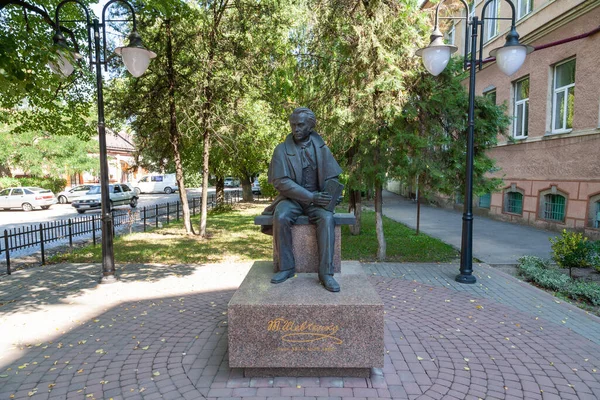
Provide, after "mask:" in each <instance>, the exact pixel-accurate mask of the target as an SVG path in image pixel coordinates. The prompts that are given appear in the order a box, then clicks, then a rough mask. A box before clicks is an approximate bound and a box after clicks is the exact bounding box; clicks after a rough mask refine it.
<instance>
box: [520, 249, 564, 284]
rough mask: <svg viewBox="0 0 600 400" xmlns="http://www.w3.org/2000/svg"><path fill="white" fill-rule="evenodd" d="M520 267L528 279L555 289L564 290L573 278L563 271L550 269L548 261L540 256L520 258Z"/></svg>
mask: <svg viewBox="0 0 600 400" xmlns="http://www.w3.org/2000/svg"><path fill="white" fill-rule="evenodd" d="M518 269H519V273H520V274H521V275H522V276H523V277H524V278H525V279H527V280H528V281H532V282H534V283H536V284H538V285H540V286H542V287H545V288H547V289H550V290H554V291H562V290H564V289H565V288H566V287H567V285H568V284H569V281H571V278H569V277H568V276H567V275H565V274H563V273H562V272H560V271H558V270H555V269H549V264H548V262H547V261H544V260H542V259H541V258H538V257H532V256H527V257H521V258H519V266H518Z"/></svg>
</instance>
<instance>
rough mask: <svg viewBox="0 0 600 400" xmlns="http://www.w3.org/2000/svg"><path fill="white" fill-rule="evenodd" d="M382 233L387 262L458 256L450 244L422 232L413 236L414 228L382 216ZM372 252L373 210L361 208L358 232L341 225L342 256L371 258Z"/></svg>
mask: <svg viewBox="0 0 600 400" xmlns="http://www.w3.org/2000/svg"><path fill="white" fill-rule="evenodd" d="M383 234H384V236H385V241H386V253H387V254H386V255H387V259H386V261H388V262H449V261H454V260H456V258H458V257H459V252H458V251H456V250H455V249H454V248H453V247H452V246H450V245H448V244H446V243H444V242H442V241H441V240H438V239H435V238H432V237H430V236H427V235H425V234H423V233H420V234H419V235H418V236H417V235H415V230H413V229H411V228H409V227H407V226H406V225H403V224H401V223H398V222H396V221H394V220H392V219H389V218H387V217H385V216H384V217H383ZM376 255H377V234H376V232H375V212H374V211H363V212H362V221H361V232H360V235H358V236H353V235H351V234H350V229H349V228H348V227H347V226H343V227H342V259H344V260H359V261H375V257H376Z"/></svg>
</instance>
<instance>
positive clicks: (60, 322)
mask: <svg viewBox="0 0 600 400" xmlns="http://www.w3.org/2000/svg"><path fill="white" fill-rule="evenodd" d="M96 267H97V268H98V269H97V271H99V266H96ZM179 267H180V268H181V270H178V266H175V267H161V266H127V267H126V268H125V269H124V270H123V273H122V279H121V282H119V283H117V284H114V285H101V286H94V287H90V286H91V285H90V283H89V279H91V278H92V276H93V272H92V270H91V269H89V266H88V267H87V268H88V269H86V267H84V266H65V265H62V266H53V267H48V268H45V269H36V270H30V271H29V272H28V273H27V274H24V273H23V274H21V273H17V274H15V275H13V276H12V277H2V278H1V280H0V303H3V305H2V306H1V307H0V324H1V325H0V330H1V331H2V332H3V338H2V339H0V399H2V400H4V399H10V398H15V399H110V398H113V399H202V398H209V399H217V398H219V399H225V398H228V399H229V398H252V399H267V398H271V399H289V400H292V399H317V398H334V399H336V398H361V399H367V398H397V399H453V398H455V399H465V398H467V399H477V398H482V399H512V398H514V399H596V398H600V374H599V373H598V370H600V345H599V344H598V343H597V342H598V337H597V336H594V335H595V333H594V331H589V332H588V334H586V333H585V332H580V333H577V332H575V330H574V329H573V330H570V329H569V328H568V327H567V325H568V324H562V323H556V322H552V321H549V320H548V319H547V318H546V317H551V316H552V315H561V313H564V314H566V315H569V316H570V320H574V319H578V318H583V317H588V318H589V320H590V321H592V322H594V323H596V324H597V323H598V322H597V319H595V317H591V316H588V315H586V314H585V313H580V312H569V310H570V306H568V305H566V304H564V303H562V302H561V303H560V304H559V303H556V302H554V299H553V298H552V297H551V296H549V295H547V294H545V293H543V292H539V291H536V292H535V293H536V296H538V297H539V298H540V299H541V300H540V301H543V304H544V308H545V309H546V308H547V309H548V310H547V311H546V314H544V315H537V313H536V310H537V307H535V306H533V307H532V309H531V310H528V309H527V307H523V309H521V308H517V307H514V306H513V305H511V304H510V301H506V302H503V301H500V300H498V298H508V297H514V296H516V295H518V293H521V292H522V291H523V292H524V293H525V294H524V295H523V296H525V297H526V296H529V295H530V293H528V292H527V290H526V288H523V287H522V286H521V285H523V284H522V283H520V282H518V281H517V280H515V279H514V278H512V277H510V276H508V275H506V276H504V274H501V273H500V274H499V275H497V274H495V271H493V270H490V274H491V275H490V278H489V282H486V284H485V285H484V287H483V288H482V287H481V286H479V287H477V286H476V285H471V288H470V289H466V288H465V286H466V285H459V286H456V287H455V286H454V285H453V284H451V283H450V282H446V279H449V278H444V276H445V275H444V274H443V273H442V272H443V271H445V270H446V268H447V269H448V273H449V274H450V271H451V270H452V269H453V266H437V267H434V266H431V265H430V266H426V265H417V264H410V265H404V264H401V265H399V264H373V265H367V266H366V268H365V269H366V270H367V271H369V272H370V274H371V277H370V278H369V279H370V281H371V283H372V284H373V285H374V286H375V288H376V290H377V291H378V293H379V294H380V296H381V298H382V300H383V302H384V304H385V312H386V314H385V320H386V330H385V346H386V354H385V366H384V368H383V369H382V370H375V371H374V374H373V375H372V376H371V378H370V379H361V378H344V377H314V378H312V377H311V378H289V377H276V378H245V377H244V376H243V373H242V371H241V370H239V369H231V368H229V366H228V362H227V359H228V355H227V315H226V310H227V302H228V301H229V299H230V298H231V296H232V295H233V293H234V290H235V286H236V285H239V282H241V279H242V278H243V276H244V275H245V271H247V270H248V268H249V265H230V266H228V265H204V266H179ZM80 268H81V269H80ZM61 269H64V270H65V271H71V275H68V276H69V278H68V279H67V280H65V281H64V282H60V283H57V284H61V285H64V287H65V288H69V291H68V293H69V295H68V296H65V297H63V298H61V297H60V295H59V293H57V292H54V295H53V296H56V297H51V296H46V295H45V291H44V290H43V289H42V288H40V285H36V284H35V282H36V281H40V280H41V281H47V280H48V276H47V275H45V274H47V273H48V272H49V271H50V270H52V271H53V272H54V274H53V276H54V277H55V278H57V277H58V276H60V274H59V273H58V272H59V271H60V270H61ZM74 271H77V273H75V272H74ZM144 271H146V272H147V273H148V274H150V273H152V274H153V275H152V279H149V280H148V279H147V278H143V276H144ZM374 273H375V274H376V275H373V274H374ZM411 274H413V275H411ZM65 275H67V274H65ZM382 275H383V276H382ZM402 275H404V276H402ZM417 275H418V278H419V279H417ZM480 275H481V274H480ZM77 276H83V277H85V278H76V277H77ZM448 276H450V275H448ZM479 279H483V278H482V276H479ZM419 280H424V282H421V281H419ZM6 282H9V284H6ZM436 282H437V283H436ZM78 285H81V286H82V289H81V290H79V291H78V290H77V286H78ZM485 288H487V289H485ZM342 290H343V288H342ZM502 290H504V291H505V292H506V294H505V293H500V292H499V291H502ZM36 293H37V294H38V297H36V298H35V299H36V300H33V301H32V300H31V299H29V301H26V300H27V299H28V298H30V297H31V294H36ZM6 299H11V300H9V301H10V302H7V301H6ZM44 299H45V300H44ZM21 301H24V303H23V310H24V314H25V317H23V315H21V313H20V310H19V304H20V302H21ZM49 301H51V303H50V304H41V303H42V302H46V303H48V302H49ZM511 301H512V300H511ZM36 302H37V304H35V303H36ZM551 308H552V309H554V311H552V310H550V309H551ZM550 319H551V318H550ZM23 325H26V326H27V327H26V328H25V330H24V328H23ZM590 335H591V336H590ZM590 339H592V340H590ZM16 341H19V342H20V343H15V342H16ZM11 396H12V397H11Z"/></svg>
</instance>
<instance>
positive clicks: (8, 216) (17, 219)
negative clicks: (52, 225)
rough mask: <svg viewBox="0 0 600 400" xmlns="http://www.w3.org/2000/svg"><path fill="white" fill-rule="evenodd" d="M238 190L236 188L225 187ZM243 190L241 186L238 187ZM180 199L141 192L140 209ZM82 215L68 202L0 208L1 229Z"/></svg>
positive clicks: (211, 190) (194, 193)
mask: <svg viewBox="0 0 600 400" xmlns="http://www.w3.org/2000/svg"><path fill="white" fill-rule="evenodd" d="M225 190H226V191H229V190H236V189H225ZM237 190H241V188H237ZM214 192H215V190H214V188H209V189H208V194H209V196H210V194H211V193H214ZM187 193H188V198H192V197H200V196H202V191H201V190H200V189H188V191H187ZM177 200H179V193H172V194H165V193H152V194H141V195H140V198H139V202H138V209H141V208H143V207H148V206H153V205H155V204H161V203H169V202H175V201H177ZM115 208H116V209H128V208H129V206H126V205H125V206H118V207H115ZM94 214H96V215H100V210H89V211H86V213H85V214H84V215H94ZM76 217H81V215H79V214H77V211H76V210H75V208H73V207H72V206H71V204H70V203H68V204H58V203H57V204H54V205H52V207H50V208H49V209H48V210H39V209H36V210H33V211H29V212H27V211H22V210H10V211H1V210H0V231H4V229H13V228H19V227H23V226H30V225H37V224H40V223H45V222H50V221H57V220H64V219H68V218H76Z"/></svg>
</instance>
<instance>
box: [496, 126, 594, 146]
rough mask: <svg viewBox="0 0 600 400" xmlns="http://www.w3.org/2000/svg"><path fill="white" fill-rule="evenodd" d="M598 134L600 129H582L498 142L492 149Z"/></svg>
mask: <svg viewBox="0 0 600 400" xmlns="http://www.w3.org/2000/svg"><path fill="white" fill-rule="evenodd" d="M598 134H600V128H591V129H582V130H578V131H572V132H569V133H547V134H545V135H544V136H535V137H528V138H527V139H515V140H506V141H502V142H498V144H497V145H496V146H494V147H492V148H495V147H503V146H518V145H520V144H527V143H535V142H545V141H547V140H558V139H570V138H575V137H581V136H590V135H598Z"/></svg>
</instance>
